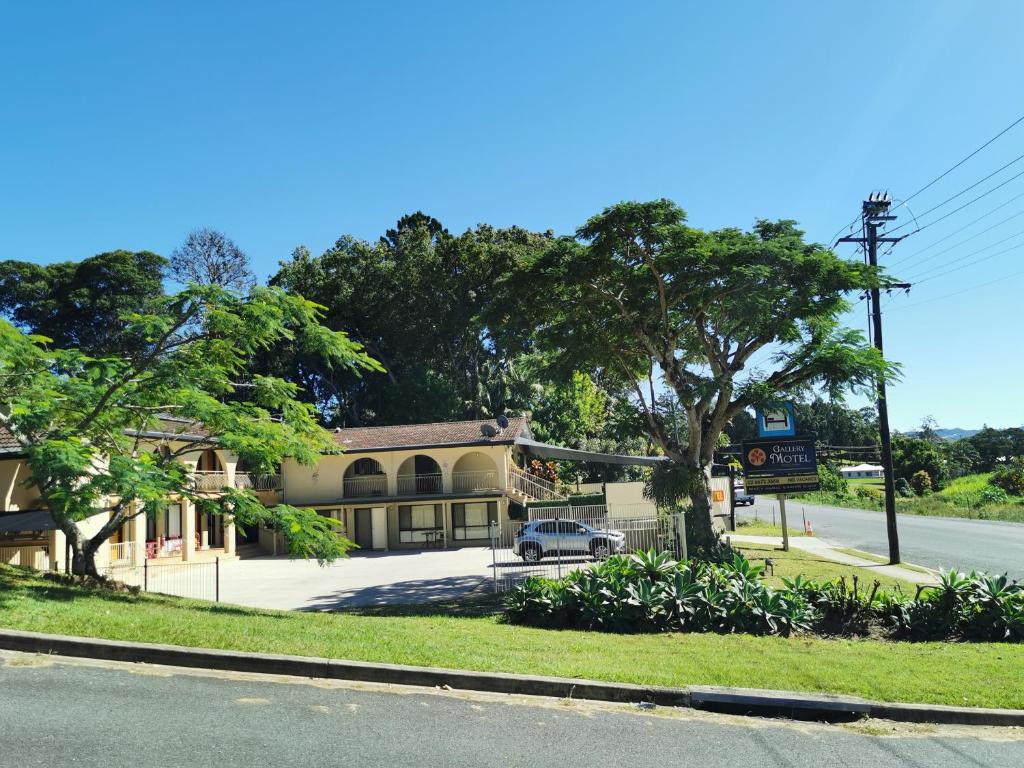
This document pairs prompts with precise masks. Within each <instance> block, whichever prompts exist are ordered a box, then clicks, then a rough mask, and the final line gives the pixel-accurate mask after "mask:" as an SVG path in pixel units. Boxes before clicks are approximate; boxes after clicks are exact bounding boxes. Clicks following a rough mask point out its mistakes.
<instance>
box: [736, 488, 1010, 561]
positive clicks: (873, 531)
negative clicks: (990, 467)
mask: <svg viewBox="0 0 1024 768" xmlns="http://www.w3.org/2000/svg"><path fill="white" fill-rule="evenodd" d="M773 508H775V509H776V510H777V508H778V502H777V501H775V499H774V498H773V497H765V496H759V497H757V501H756V502H755V504H754V506H753V507H741V508H740V509H738V510H736V512H737V518H738V519H743V518H753V517H754V516H755V510H756V515H757V517H758V518H759V519H761V520H769V521H770V520H771V519H772V509H773ZM786 510H787V517H789V527H790V529H791V530H792V529H799V528H801V527H802V525H803V521H802V515H801V510H805V511H806V513H807V518H808V519H809V520H810V521H811V523H812V525H813V527H814V533H815V535H817V536H819V537H821V538H822V539H825V540H826V541H828V542H829V543H832V544H836V545H839V546H843V547H852V548H854V549H860V550H863V551H865V552H874V553H876V554H881V555H887V554H888V553H889V544H888V539H887V538H886V532H885V515H883V514H882V513H881V512H870V511H868V510H863V509H842V508H840V507H819V506H815V505H812V504H804V503H802V502H801V501H799V500H795V501H794V500H791V501H789V502H788V503H787V504H786ZM776 516H778V513H777V512H776ZM897 524H898V527H899V535H900V552H901V554H902V557H903V560H904V561H906V562H908V563H918V564H919V565H925V566H928V567H929V568H945V569H948V568H958V569H960V570H964V571H969V570H971V569H975V570H986V571H992V572H996V573H1004V572H1006V573H1009V574H1010V576H1011V577H1012V578H1016V579H1021V578H1024V523H1000V522H995V521H990V520H963V519H960V518H952V517H922V516H919V515H899V516H898V518H897Z"/></svg>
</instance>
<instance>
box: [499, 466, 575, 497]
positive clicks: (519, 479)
mask: <svg viewBox="0 0 1024 768" xmlns="http://www.w3.org/2000/svg"><path fill="white" fill-rule="evenodd" d="M508 484H509V487H510V488H513V489H515V490H517V491H519V492H520V493H521V494H523V495H525V496H529V497H531V498H533V499H536V500H537V501H566V500H567V497H566V496H563V495H562V494H560V493H559V492H558V491H556V490H555V486H554V483H550V482H548V481H547V480H542V479H541V478H539V477H536V476H534V475H531V474H530V473H529V472H524V471H523V470H521V469H520V468H519V467H515V466H512V467H509V468H508Z"/></svg>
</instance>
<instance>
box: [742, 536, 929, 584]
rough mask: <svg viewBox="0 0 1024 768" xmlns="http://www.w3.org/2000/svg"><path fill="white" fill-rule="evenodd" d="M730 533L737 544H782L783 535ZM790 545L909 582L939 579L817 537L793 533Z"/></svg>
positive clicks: (925, 581) (927, 582) (919, 582)
mask: <svg viewBox="0 0 1024 768" xmlns="http://www.w3.org/2000/svg"><path fill="white" fill-rule="evenodd" d="M726 536H728V537H729V540H730V541H734V542H736V543H737V544H743V543H746V544H766V545H769V546H776V547H781V546H782V537H780V536H745V535H743V534H741V533H731V532H729V533H726ZM789 546H790V547H791V548H792V549H799V550H802V551H804V552H808V553H810V554H813V555H815V556H817V557H821V558H824V559H826V560H832V561H833V562H836V563H842V564H843V565H852V566H856V567H857V568H864V569H865V570H869V571H872V572H874V573H879V574H882V575H884V576H890V577H892V578H894V579H902V580H903V581H909V582H910V583H912V584H935V583H937V581H938V579H937V577H936V574H935V573H934V572H932V571H929V570H917V569H916V568H907V567H904V566H902V565H885V564H882V563H878V562H876V561H874V560H869V559H867V558H865V557H858V556H857V555H851V554H850V553H848V552H842V551H840V550H839V548H838V547H836V546H834V545H832V544H829V543H828V542H826V541H822V540H821V539H819V538H816V537H814V536H791V537H790V539H789ZM920 567H921V566H918V568H920Z"/></svg>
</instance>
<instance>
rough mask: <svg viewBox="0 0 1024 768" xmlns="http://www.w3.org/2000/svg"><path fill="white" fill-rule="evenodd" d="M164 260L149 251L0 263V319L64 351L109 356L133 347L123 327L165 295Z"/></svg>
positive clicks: (132, 340)
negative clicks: (131, 316) (128, 316)
mask: <svg viewBox="0 0 1024 768" xmlns="http://www.w3.org/2000/svg"><path fill="white" fill-rule="evenodd" d="M166 269H167V260H166V259H164V258H163V257H162V256H158V255H157V254H155V253H151V252H149V251H135V252H133V251H111V252H109V253H101V254H99V255H97V256H93V257H91V258H88V259H85V260H83V261H80V262H73V261H63V262H58V263H55V264H48V265H41V264H32V263H31V262H25V261H4V262H0V314H3V315H4V316H5V317H7V318H8V319H9V320H11V321H12V322H13V323H14V324H15V325H17V326H18V327H19V328H21V329H23V330H27V331H31V332H32V333H38V334H41V335H43V336H46V337H48V338H50V339H51V340H52V341H53V343H54V345H56V346H57V347H61V348H64V349H78V350H80V351H81V352H83V353H85V354H89V355H97V354H113V353H116V352H119V351H120V350H122V349H124V348H126V347H131V346H134V345H136V344H137V343H138V341H139V340H138V339H135V338H131V337H130V333H129V330H128V329H127V328H126V326H125V324H124V323H122V322H121V318H122V316H123V315H124V314H126V313H129V312H144V311H146V308H147V306H148V305H149V303H150V302H151V301H152V300H153V299H155V298H158V297H160V296H162V295H163V278H164V272H165V271H166Z"/></svg>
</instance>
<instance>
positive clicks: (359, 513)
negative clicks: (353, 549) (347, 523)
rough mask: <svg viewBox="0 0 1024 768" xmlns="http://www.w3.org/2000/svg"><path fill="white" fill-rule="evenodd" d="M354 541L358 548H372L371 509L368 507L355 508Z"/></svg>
mask: <svg viewBox="0 0 1024 768" xmlns="http://www.w3.org/2000/svg"><path fill="white" fill-rule="evenodd" d="M355 517H356V531H355V534H356V537H355V542H356V544H358V545H359V548H360V549H373V510H372V509H370V508H369V507H361V508H356V511H355Z"/></svg>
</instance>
